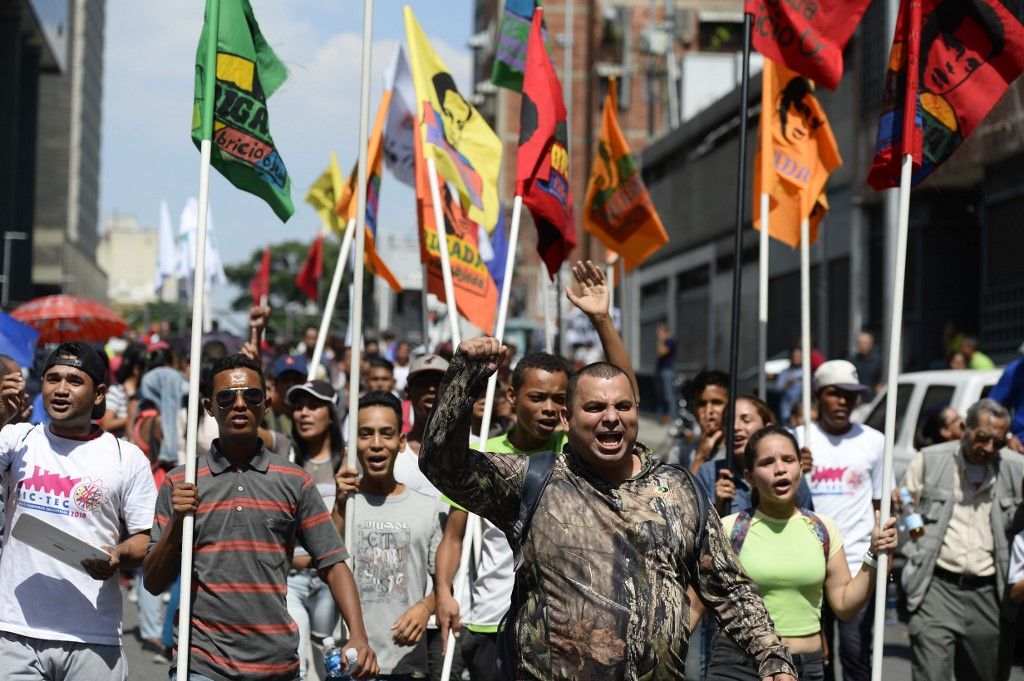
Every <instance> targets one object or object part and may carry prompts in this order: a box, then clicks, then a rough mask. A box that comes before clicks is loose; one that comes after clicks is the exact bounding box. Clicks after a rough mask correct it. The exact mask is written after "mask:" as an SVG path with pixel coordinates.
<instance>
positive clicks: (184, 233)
mask: <svg viewBox="0 0 1024 681" xmlns="http://www.w3.org/2000/svg"><path fill="white" fill-rule="evenodd" d="M198 229H199V200H198V199H197V198H196V197H194V196H190V197H189V198H188V200H187V201H186V202H185V207H184V208H182V210H181V221H180V222H179V223H178V244H177V252H178V269H177V276H178V278H179V279H183V280H184V281H185V290H187V291H188V294H189V295H190V296H191V295H192V277H193V275H194V273H195V268H196V231H197V230H198ZM204 269H205V270H206V285H207V286H208V287H209V286H214V285H217V284H225V283H227V277H226V276H225V274H224V265H223V264H222V262H221V259H220V253H219V252H218V251H217V239H216V236H215V235H214V231H213V215H212V214H211V211H210V207H209V206H207V207H206V262H205V267H204Z"/></svg>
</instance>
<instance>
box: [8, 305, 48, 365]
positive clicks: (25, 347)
mask: <svg viewBox="0 0 1024 681" xmlns="http://www.w3.org/2000/svg"><path fill="white" fill-rule="evenodd" d="M38 339H39V332H38V331H36V330H35V329H33V328H32V327H31V326H29V325H28V324H24V323H22V322H19V321H18V320H17V319H15V318H14V317H12V316H11V315H9V314H7V313H6V312H0V354H4V355H8V356H9V357H11V358H12V359H14V361H15V362H17V363H18V366H21V367H31V366H32V360H33V358H34V357H35V354H34V353H35V347H36V341H37V340H38Z"/></svg>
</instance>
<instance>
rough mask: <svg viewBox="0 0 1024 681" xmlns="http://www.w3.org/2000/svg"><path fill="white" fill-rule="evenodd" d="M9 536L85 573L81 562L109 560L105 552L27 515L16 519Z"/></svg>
mask: <svg viewBox="0 0 1024 681" xmlns="http://www.w3.org/2000/svg"><path fill="white" fill-rule="evenodd" d="M11 536H12V537H14V538H15V539H18V540H19V541H22V542H25V543H26V544H28V545H29V546H31V547H32V548H34V549H37V550H39V551H42V552H43V553H45V554H46V555H48V556H51V557H53V558H56V559H57V560H59V561H60V562H62V563H66V564H68V565H70V566H71V567H73V568H77V569H79V570H82V571H83V572H84V571H85V570H84V569H83V568H82V561H83V560H101V561H103V562H107V561H108V560H109V559H110V556H109V554H107V552H106V551H103V550H101V549H98V548H96V547H95V546H93V545H91V544H88V543H87V542H84V541H82V540H81V539H79V538H78V537H73V536H72V535H70V534H68V533H67V532H65V531H64V530H61V529H60V528H57V527H54V526H53V525H50V524H49V523H47V522H45V521H43V520H40V519H39V518H37V517H35V516H34V515H29V514H27V513H26V514H22V515H21V516H20V517H19V518H18V522H17V523H15V524H14V529H13V530H12V531H11Z"/></svg>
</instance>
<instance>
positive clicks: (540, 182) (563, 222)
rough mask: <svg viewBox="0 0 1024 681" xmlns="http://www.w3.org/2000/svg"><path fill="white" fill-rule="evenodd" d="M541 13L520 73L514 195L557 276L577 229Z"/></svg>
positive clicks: (561, 107)
mask: <svg viewBox="0 0 1024 681" xmlns="http://www.w3.org/2000/svg"><path fill="white" fill-rule="evenodd" d="M542 13H543V10H542V9H541V8H540V7H538V8H537V9H536V10H534V13H533V24H532V25H531V26H530V37H529V39H528V41H527V46H526V66H525V68H524V71H523V104H522V109H520V113H519V125H520V129H519V155H518V157H517V159H516V194H518V195H519V196H522V197H523V203H524V204H525V205H526V207H527V208H529V209H530V215H532V216H533V221H534V223H535V224H536V225H537V251H538V252H539V253H540V257H541V259H542V260H543V261H544V264H545V265H546V266H547V269H548V274H549V275H550V276H551V277H554V276H555V273H556V272H558V268H559V267H561V265H562V262H563V261H564V260H565V259H566V258H568V257H569V254H570V253H571V252H572V249H573V248H575V247H576V223H575V221H574V220H573V215H572V193H571V192H570V191H569V152H568V149H567V143H568V139H567V135H566V125H565V117H566V110H565V102H564V101H563V100H562V86H561V84H560V83H559V82H558V76H556V75H555V69H554V67H553V66H552V65H551V57H550V56H549V55H548V51H547V49H546V48H545V47H544V38H543V37H542V35H541V23H542V21H543V19H542Z"/></svg>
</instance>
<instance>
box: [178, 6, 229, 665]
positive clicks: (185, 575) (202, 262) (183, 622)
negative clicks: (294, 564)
mask: <svg viewBox="0 0 1024 681" xmlns="http://www.w3.org/2000/svg"><path fill="white" fill-rule="evenodd" d="M205 20H206V28H207V29H208V31H207V33H206V55H205V59H204V61H203V63H204V72H205V73H204V77H205V80H204V81H203V107H202V118H203V122H202V131H203V135H202V138H203V139H202V140H201V141H200V142H199V215H198V218H197V224H196V238H195V249H196V253H195V263H196V265H195V269H194V270H193V272H192V336H191V345H190V346H189V351H190V352H191V354H192V358H193V359H192V361H191V362H189V370H188V409H187V411H186V415H187V416H186V423H187V425H186V427H185V482H187V483H192V484H195V481H196V440H197V439H198V435H199V400H200V399H201V395H200V394H199V372H200V369H201V368H202V362H200V361H198V357H199V352H200V349H201V345H202V342H203V303H204V298H205V297H206V219H207V217H208V215H207V214H208V212H209V207H210V157H211V155H212V151H213V142H212V137H213V135H212V132H213V98H214V96H215V93H216V85H217V74H216V64H217V39H218V36H219V33H220V0H207V3H206V17H205ZM194 537H195V515H194V514H192V513H189V514H187V515H186V516H185V518H184V521H183V522H182V525H181V567H180V572H179V574H180V580H181V581H180V589H181V603H180V604H179V606H178V660H177V663H178V667H177V671H176V674H175V676H176V678H177V681H187V680H188V676H189V670H188V668H189V657H190V650H191V646H190V645H189V643H190V638H191V634H192V552H193V546H192V544H193V541H194Z"/></svg>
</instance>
